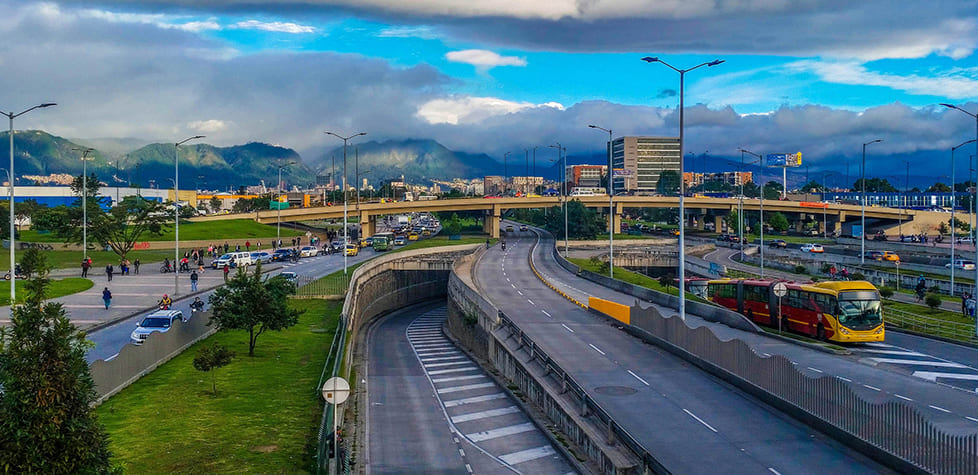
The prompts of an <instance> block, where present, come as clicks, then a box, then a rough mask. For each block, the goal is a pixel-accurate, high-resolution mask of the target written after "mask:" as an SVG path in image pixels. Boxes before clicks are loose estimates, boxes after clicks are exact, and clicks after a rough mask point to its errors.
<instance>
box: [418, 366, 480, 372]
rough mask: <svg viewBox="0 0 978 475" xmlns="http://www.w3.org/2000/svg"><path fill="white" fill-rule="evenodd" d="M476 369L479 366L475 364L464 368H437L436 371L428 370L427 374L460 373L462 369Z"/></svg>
mask: <svg viewBox="0 0 978 475" xmlns="http://www.w3.org/2000/svg"><path fill="white" fill-rule="evenodd" d="M477 369H479V368H477V367H475V366H466V367H464V368H452V369H439V370H437V371H428V374H445V373H461V372H462V371H475V370H477Z"/></svg>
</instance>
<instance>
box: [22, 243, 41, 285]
mask: <svg viewBox="0 0 978 475" xmlns="http://www.w3.org/2000/svg"><path fill="white" fill-rule="evenodd" d="M46 266H47V258H45V257H44V253H43V252H41V251H40V250H38V249H34V248H31V249H28V250H26V251H24V254H22V255H21V256H20V271H21V272H23V273H24V276H25V277H27V278H28V279H30V278H31V277H33V276H34V274H37V273H39V272H42V271H45V267H46Z"/></svg>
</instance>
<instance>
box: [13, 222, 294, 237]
mask: <svg viewBox="0 0 978 475" xmlns="http://www.w3.org/2000/svg"><path fill="white" fill-rule="evenodd" d="M275 232H276V227H275V225H274V224H259V223H256V222H255V221H253V220H250V219H227V220H223V221H205V222H190V221H182V220H181V221H180V241H201V240H203V241H206V240H215V241H216V240H222V241H223V240H226V239H247V238H256V239H257V238H267V239H271V238H273V237H275V235H276V234H275ZM304 235H305V231H295V230H293V229H292V228H291V227H290V226H289V224H288V223H283V224H282V237H288V238H291V237H294V236H304ZM173 237H174V229H173V225H172V223H171V224H170V226H169V227H168V229H167V230H166V231H164V232H163V234H162V235H146V236H145V237H144V239H142V240H143V241H172V240H173ZM18 240H19V241H23V242H49V243H63V242H64V240H63V239H58V238H57V237H56V236H55V235H53V234H51V233H39V232H37V231H34V230H30V229H28V230H24V231H21V232H20V238H19V239H18Z"/></svg>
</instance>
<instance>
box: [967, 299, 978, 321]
mask: <svg viewBox="0 0 978 475" xmlns="http://www.w3.org/2000/svg"><path fill="white" fill-rule="evenodd" d="M976 303H978V302H975V297H974V296H968V301H967V302H965V306H967V307H968V316H969V317H972V318H973V317H974V316H975V304H976Z"/></svg>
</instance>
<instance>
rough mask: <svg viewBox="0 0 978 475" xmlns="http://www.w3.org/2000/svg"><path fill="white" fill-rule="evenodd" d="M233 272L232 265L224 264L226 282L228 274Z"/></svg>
mask: <svg viewBox="0 0 978 475" xmlns="http://www.w3.org/2000/svg"><path fill="white" fill-rule="evenodd" d="M229 273H231V267H230V266H228V265H227V264H224V282H227V281H228V274H229Z"/></svg>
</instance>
